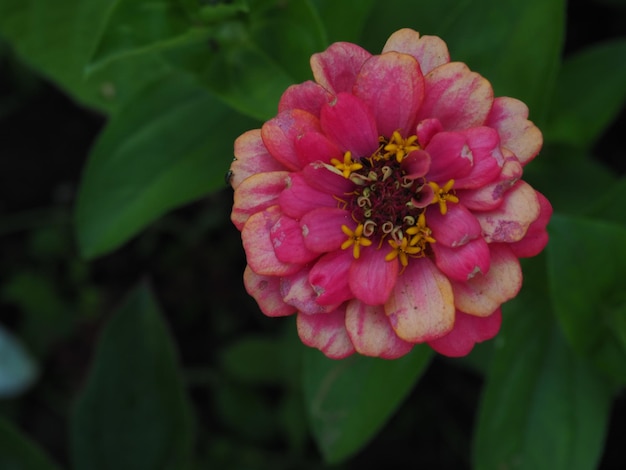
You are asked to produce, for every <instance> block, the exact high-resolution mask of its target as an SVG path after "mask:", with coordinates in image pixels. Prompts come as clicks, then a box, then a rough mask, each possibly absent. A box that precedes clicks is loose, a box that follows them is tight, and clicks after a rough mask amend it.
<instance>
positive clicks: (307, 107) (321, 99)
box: [278, 80, 333, 117]
mask: <svg viewBox="0 0 626 470" xmlns="http://www.w3.org/2000/svg"><path fill="white" fill-rule="evenodd" d="M332 98H333V95H332V94H330V93H329V92H328V90H326V89H325V88H324V87H323V86H321V85H318V84H317V83H315V82H313V81H311V80H308V81H306V82H304V83H298V84H297V85H291V86H290V87H289V88H287V90H285V92H284V93H283V96H281V98H280V101H279V103H278V113H282V112H283V111H289V110H290V109H302V110H304V111H307V112H309V113H311V114H313V115H314V116H318V117H319V115H320V109H321V108H322V105H323V104H324V103H328V102H329V101H330V100H332Z"/></svg>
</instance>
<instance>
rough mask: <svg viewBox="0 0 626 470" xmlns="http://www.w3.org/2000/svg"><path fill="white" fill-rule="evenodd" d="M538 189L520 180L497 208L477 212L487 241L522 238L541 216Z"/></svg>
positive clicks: (510, 240) (477, 217)
mask: <svg viewBox="0 0 626 470" xmlns="http://www.w3.org/2000/svg"><path fill="white" fill-rule="evenodd" d="M539 211H540V206H539V201H538V200H537V195H536V191H535V190H534V189H533V188H532V187H531V186H530V185H529V184H528V183H526V182H524V181H518V182H517V183H516V184H515V186H514V187H513V188H511V189H510V190H509V191H508V192H507V193H506V194H505V196H504V200H503V201H502V204H501V205H500V206H499V207H498V208H497V209H495V210H492V211H488V212H476V213H475V215H476V219H478V222H479V223H480V226H481V227H482V229H483V237H484V238H485V241H486V242H487V243H494V242H504V243H512V242H516V241H519V240H521V239H522V238H523V237H524V235H525V234H526V231H527V230H528V227H529V226H530V224H531V223H533V222H534V221H535V220H536V219H537V217H539Z"/></svg>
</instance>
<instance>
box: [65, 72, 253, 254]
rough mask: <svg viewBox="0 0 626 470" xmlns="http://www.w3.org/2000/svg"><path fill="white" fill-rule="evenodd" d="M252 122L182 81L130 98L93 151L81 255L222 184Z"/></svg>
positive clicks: (111, 245) (85, 184) (103, 248)
mask: <svg viewBox="0 0 626 470" xmlns="http://www.w3.org/2000/svg"><path fill="white" fill-rule="evenodd" d="M251 127H254V124H253V122H252V121H250V120H247V119H245V118H242V117H241V116H240V115H238V114H236V113H234V112H233V111H231V110H229V109H227V108H226V107H225V106H223V105H221V104H220V103H219V102H218V101H217V100H216V99H215V98H214V97H213V96H211V95H210V94H209V93H207V92H206V90H204V89H202V88H201V87H199V86H197V85H195V84H194V83H192V82H191V81H190V80H189V79H186V78H185V77H183V76H180V75H173V76H170V77H168V78H167V79H163V80H160V81H159V82H157V83H155V84H154V85H152V86H150V87H148V88H147V89H145V90H144V91H143V92H142V93H140V94H138V95H137V96H135V98H134V99H133V100H131V101H130V102H129V103H128V105H127V106H126V107H125V108H124V109H123V110H122V112H120V113H119V114H118V115H116V116H115V117H114V118H113V119H111V120H110V122H109V124H108V126H107V128H106V129H105V131H104V132H103V133H102V134H101V135H100V137H99V139H98V141H97V143H96V144H95V146H94V148H93V149H92V153H91V155H90V157H89V161H88V163H87V167H86V169H85V172H84V175H83V179H82V182H81V187H80V191H79V194H78V203H77V207H76V224H77V231H78V241H79V246H80V249H81V252H82V254H83V255H84V256H86V257H93V256H97V255H100V254H103V253H106V252H107V251H110V250H113V249H115V248H117V247H118V246H119V245H121V244H122V243H124V242H126V241H127V240H128V239H129V238H130V237H132V236H133V235H135V234H136V233H137V232H139V231H140V230H141V229H143V228H144V227H145V226H146V225H147V224H149V223H150V222H152V221H154V220H155V219H156V218H158V217H159V216H161V215H162V214H164V213H165V212H166V211H168V210H170V209H172V208H174V207H176V206H179V205H181V204H184V203H186V202H189V201H191V200H193V199H196V198H198V197H200V196H202V195H204V194H206V193H208V192H209V191H212V190H215V189H217V188H220V187H222V186H223V185H224V174H225V172H226V171H227V169H228V165H229V164H230V162H231V161H232V155H233V150H232V145H233V144H232V142H233V140H234V139H235V137H236V136H237V135H238V134H239V133H241V132H242V131H243V130H245V129H247V128H251Z"/></svg>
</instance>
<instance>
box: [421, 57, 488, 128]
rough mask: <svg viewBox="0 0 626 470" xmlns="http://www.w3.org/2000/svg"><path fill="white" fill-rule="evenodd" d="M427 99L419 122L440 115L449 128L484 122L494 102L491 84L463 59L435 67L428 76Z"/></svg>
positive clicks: (426, 77)
mask: <svg viewBox="0 0 626 470" xmlns="http://www.w3.org/2000/svg"><path fill="white" fill-rule="evenodd" d="M424 78H425V81H426V91H425V95H424V103H423V104H422V107H421V109H420V111H419V113H418V116H417V117H418V122H419V121H420V120H422V119H426V118H437V119H439V121H440V122H441V125H442V126H443V128H444V129H445V130H447V131H456V130H461V129H468V128H470V127H476V126H482V125H483V124H484V123H485V120H486V119H487V115H488V114H489V111H490V110H491V104H492V102H493V90H492V88H491V84H490V83H489V82H488V81H487V80H486V79H485V78H483V77H482V76H480V75H479V74H477V73H476V72H471V71H470V69H469V68H468V67H467V65H465V64H463V63H461V62H450V63H447V64H444V65H441V66H440V67H437V68H435V69H434V70H432V71H431V72H430V73H429V74H427V75H426V76H425V77H424Z"/></svg>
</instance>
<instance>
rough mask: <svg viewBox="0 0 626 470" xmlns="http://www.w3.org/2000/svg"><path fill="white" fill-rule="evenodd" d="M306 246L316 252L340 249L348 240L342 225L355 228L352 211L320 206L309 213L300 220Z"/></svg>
mask: <svg viewBox="0 0 626 470" xmlns="http://www.w3.org/2000/svg"><path fill="white" fill-rule="evenodd" d="M300 224H301V227H302V234H303V235H304V244H305V246H306V247H307V248H308V249H309V250H311V251H314V252H316V253H325V252H328V251H334V250H338V249H339V248H340V247H341V244H342V243H343V242H344V241H346V235H345V234H344V233H343V231H342V230H341V226H342V225H346V226H348V228H350V229H351V230H354V229H355V226H356V224H355V223H354V221H353V220H352V217H350V213H349V212H348V211H346V210H343V209H338V208H330V207H320V208H318V209H314V210H312V211H311V212H309V213H307V214H306V215H305V216H304V217H302V220H301V221H300Z"/></svg>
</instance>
